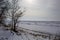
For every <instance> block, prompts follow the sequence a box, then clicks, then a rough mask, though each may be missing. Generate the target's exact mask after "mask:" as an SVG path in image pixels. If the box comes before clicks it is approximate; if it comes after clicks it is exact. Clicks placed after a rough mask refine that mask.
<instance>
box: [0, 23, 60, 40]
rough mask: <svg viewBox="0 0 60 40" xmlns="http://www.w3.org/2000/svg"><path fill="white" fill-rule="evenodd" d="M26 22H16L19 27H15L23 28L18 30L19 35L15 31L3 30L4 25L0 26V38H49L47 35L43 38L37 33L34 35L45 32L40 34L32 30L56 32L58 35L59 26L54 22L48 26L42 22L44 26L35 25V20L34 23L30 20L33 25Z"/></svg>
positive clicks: (13, 39) (16, 39)
mask: <svg viewBox="0 0 60 40" xmlns="http://www.w3.org/2000/svg"><path fill="white" fill-rule="evenodd" d="M26 23H27V22H26ZM26 23H25V22H22V23H20V25H19V24H18V25H19V27H17V29H18V30H24V31H19V33H20V35H17V34H16V33H15V32H12V33H11V31H10V30H5V27H3V26H0V40H50V39H49V37H46V38H44V37H43V36H39V35H38V36H35V35H34V34H41V35H46V34H42V33H38V32H37V33H36V32H33V31H32V30H34V31H39V32H44V33H50V34H57V35H59V33H60V27H55V26H54V25H55V24H54V25H53V26H48V25H47V24H45V23H42V24H44V25H45V26H44V25H42V24H40V25H36V23H35V22H34V23H35V24H34V23H33V22H32V24H33V25H31V22H28V23H27V24H26ZM38 24H39V23H38ZM50 25H51V24H50ZM56 25H57V24H56ZM58 25H59V24H58ZM13 33H14V35H13ZM31 33H32V34H31ZM47 36H48V34H47ZM50 36H51V35H50ZM51 38H52V39H53V38H54V35H52V37H51Z"/></svg>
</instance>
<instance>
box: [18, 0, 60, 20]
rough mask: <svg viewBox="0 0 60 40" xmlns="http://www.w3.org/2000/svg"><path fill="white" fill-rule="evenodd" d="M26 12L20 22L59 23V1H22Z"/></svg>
mask: <svg viewBox="0 0 60 40" xmlns="http://www.w3.org/2000/svg"><path fill="white" fill-rule="evenodd" d="M19 4H20V5H21V6H22V7H25V8H26V9H27V10H26V12H25V13H24V14H25V15H24V16H23V17H22V18H21V19H22V20H38V21H41V20H42V21H60V0H22V2H21V3H19Z"/></svg>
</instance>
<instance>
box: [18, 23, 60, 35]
mask: <svg viewBox="0 0 60 40" xmlns="http://www.w3.org/2000/svg"><path fill="white" fill-rule="evenodd" d="M37 24H39V25H37ZM19 27H22V28H26V29H30V30H35V31H40V32H45V33H50V34H57V35H60V24H56V23H55V24H53V23H50V24H49V23H47V24H46V23H44V22H43V23H42V22H41V23H34V22H21V23H20V25H19Z"/></svg>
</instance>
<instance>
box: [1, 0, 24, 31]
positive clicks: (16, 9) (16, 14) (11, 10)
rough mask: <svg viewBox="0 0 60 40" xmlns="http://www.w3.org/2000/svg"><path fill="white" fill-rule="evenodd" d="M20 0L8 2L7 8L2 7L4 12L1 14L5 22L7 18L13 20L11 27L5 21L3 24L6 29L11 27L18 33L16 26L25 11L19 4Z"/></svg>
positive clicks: (6, 3)
mask: <svg viewBox="0 0 60 40" xmlns="http://www.w3.org/2000/svg"><path fill="white" fill-rule="evenodd" d="M18 2H19V0H11V2H10V1H9V0H7V1H6V2H5V5H6V6H5V7H2V12H1V15H2V16H1V17H2V18H3V20H4V21H5V19H6V18H9V19H11V23H10V24H9V25H6V24H5V22H4V21H3V22H2V24H3V25H4V26H5V27H11V30H13V31H14V32H17V31H16V24H17V22H18V19H19V18H20V17H21V16H23V13H24V12H25V10H22V9H21V7H20V6H19V4H18Z"/></svg>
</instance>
